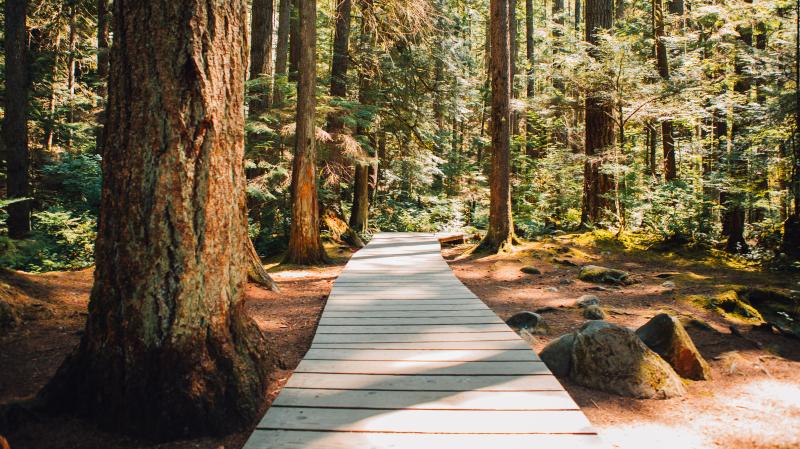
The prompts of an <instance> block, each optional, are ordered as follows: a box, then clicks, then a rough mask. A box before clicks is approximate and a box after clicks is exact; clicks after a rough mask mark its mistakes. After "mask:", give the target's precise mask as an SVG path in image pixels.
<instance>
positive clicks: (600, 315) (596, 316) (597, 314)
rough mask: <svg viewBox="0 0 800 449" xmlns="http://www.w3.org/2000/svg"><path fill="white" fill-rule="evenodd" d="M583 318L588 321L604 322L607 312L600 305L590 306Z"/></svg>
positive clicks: (585, 310) (584, 310) (584, 312)
mask: <svg viewBox="0 0 800 449" xmlns="http://www.w3.org/2000/svg"><path fill="white" fill-rule="evenodd" d="M583 317H584V318H586V319H587V320H604V319H606V312H605V310H603V309H602V308H600V306H598V305H590V306H588V307H586V308H585V309H583Z"/></svg>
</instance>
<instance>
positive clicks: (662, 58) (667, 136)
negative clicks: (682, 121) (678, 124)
mask: <svg viewBox="0 0 800 449" xmlns="http://www.w3.org/2000/svg"><path fill="white" fill-rule="evenodd" d="M652 8H653V36H654V40H655V53H656V68H657V69H658V74H659V76H661V79H662V80H664V81H665V82H666V81H669V60H668V59H667V47H666V45H665V44H664V37H665V35H664V6H663V0H653V5H652ZM672 129H673V122H672V119H665V120H663V121H662V122H661V143H662V145H663V150H664V180H665V181H667V182H670V181H674V180H675V179H676V178H677V177H678V169H677V166H676V164H675V139H674V138H673V131H672Z"/></svg>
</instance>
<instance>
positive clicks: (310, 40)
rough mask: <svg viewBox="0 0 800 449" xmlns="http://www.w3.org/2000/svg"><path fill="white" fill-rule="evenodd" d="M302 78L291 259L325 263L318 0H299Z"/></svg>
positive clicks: (298, 116) (290, 245) (289, 251)
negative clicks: (320, 202) (316, 118)
mask: <svg viewBox="0 0 800 449" xmlns="http://www.w3.org/2000/svg"><path fill="white" fill-rule="evenodd" d="M297 1H298V3H299V5H298V6H299V8H298V9H299V11H298V33H297V43H298V47H299V49H298V50H299V54H298V68H299V69H300V70H299V72H298V80H297V81H298V82H297V116H296V117H297V118H296V119H295V122H296V123H297V128H296V131H295V146H294V161H293V163H292V226H291V231H290V235H289V249H288V252H287V253H286V260H285V262H287V263H293V264H298V265H315V264H323V263H326V262H327V261H328V257H327V255H326V254H325V248H323V246H322V239H321V237H320V233H319V206H318V205H317V172H316V171H317V167H316V158H317V151H316V140H315V139H316V136H315V131H316V128H315V125H314V115H315V113H316V84H317V79H316V78H317V71H316V67H317V54H316V51H317V25H316V21H317V5H316V0H297Z"/></svg>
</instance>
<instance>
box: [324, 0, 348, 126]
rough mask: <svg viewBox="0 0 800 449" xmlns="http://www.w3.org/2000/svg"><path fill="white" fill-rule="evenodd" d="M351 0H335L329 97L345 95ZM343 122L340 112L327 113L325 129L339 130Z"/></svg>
mask: <svg viewBox="0 0 800 449" xmlns="http://www.w3.org/2000/svg"><path fill="white" fill-rule="evenodd" d="M351 9H352V2H351V0H336V27H335V30H334V33H333V60H332V61H331V90H330V92H331V97H334V98H344V97H346V96H347V68H348V66H349V64H350V54H349V46H350V21H351V20H350V11H351ZM343 126H344V124H343V123H342V120H341V117H340V114H339V113H338V112H332V113H330V114H329V115H328V123H327V129H328V132H330V133H338V132H341V130H342V127H343Z"/></svg>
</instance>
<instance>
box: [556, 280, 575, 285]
mask: <svg viewBox="0 0 800 449" xmlns="http://www.w3.org/2000/svg"><path fill="white" fill-rule="evenodd" d="M574 282H575V281H573V280H572V279H559V280H558V283H559V284H560V285H570V284H572V283H574Z"/></svg>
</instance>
